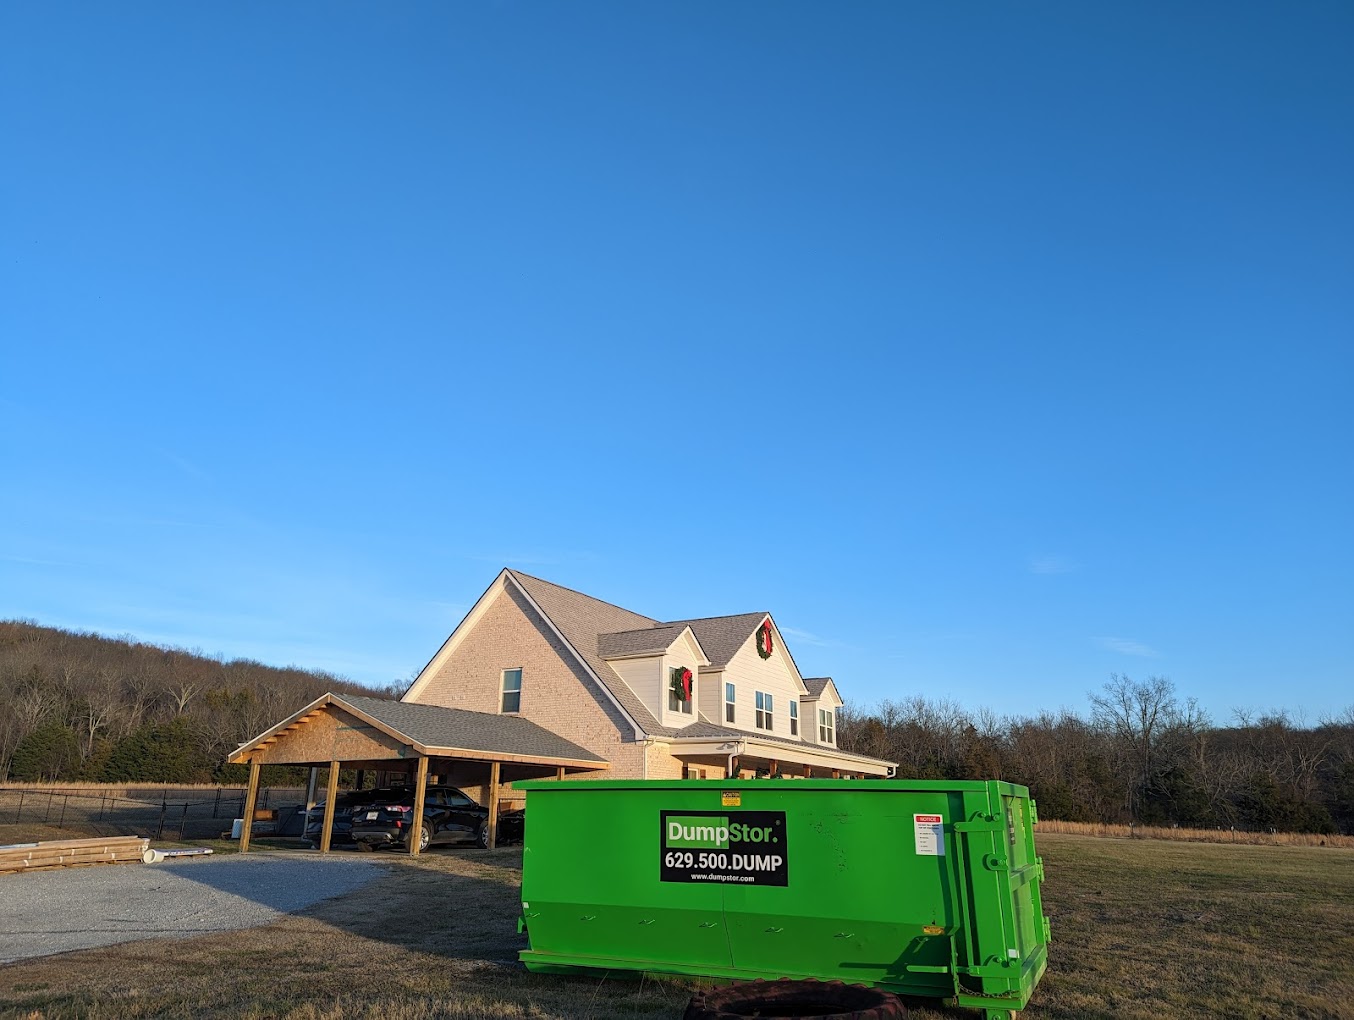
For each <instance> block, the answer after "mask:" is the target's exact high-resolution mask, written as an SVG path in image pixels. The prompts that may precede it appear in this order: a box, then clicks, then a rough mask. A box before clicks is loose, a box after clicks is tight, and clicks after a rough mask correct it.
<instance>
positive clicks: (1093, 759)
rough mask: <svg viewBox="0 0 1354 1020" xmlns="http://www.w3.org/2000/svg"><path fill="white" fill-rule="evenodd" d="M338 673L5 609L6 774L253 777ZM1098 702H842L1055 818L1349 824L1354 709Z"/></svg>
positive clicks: (1121, 691) (863, 742) (852, 739)
mask: <svg viewBox="0 0 1354 1020" xmlns="http://www.w3.org/2000/svg"><path fill="white" fill-rule="evenodd" d="M404 686H405V685H404V684H402V683H398V682H397V683H392V684H390V685H389V686H387V687H386V688H384V689H382V690H379V691H374V690H372V689H370V688H367V687H363V686H361V685H359V684H355V683H353V682H352V681H349V680H346V679H344V678H342V677H338V676H334V675H332V674H329V673H324V672H319V671H314V670H304V669H299V668H296V667H287V668H278V667H274V666H265V665H263V664H262V663H259V662H254V661H251V660H247V659H235V660H231V661H224V660H222V659H219V658H212V657H209V656H205V655H202V654H199V653H196V652H190V651H185V650H183V649H179V648H166V647H161V646H159V645H154V644H147V643H144V642H139V641H136V640H135V639H132V638H108V637H103V636H100V635H97V634H89V633H79V632H73V631H67V630H60V629H57V628H53V627H42V626H39V625H37V624H35V623H32V622H30V621H23V620H14V621H0V782H6V781H13V780H24V781H38V780H46V781H53V782H63V781H84V782H181V783H194V782H219V783H238V782H241V781H243V778H244V775H245V771H246V770H245V768H244V767H243V766H239V765H227V764H226V756H227V755H228V754H229V753H230V752H231V751H233V750H234V749H235V748H236V747H238V746H239V745H240V744H241V743H243V742H244V741H245V740H247V739H249V738H250V737H253V736H256V735H257V734H259V733H262V732H263V731H264V730H266V729H268V728H269V727H270V726H272V725H274V724H275V723H277V722H278V721H279V720H281V719H284V718H286V717H287V716H289V715H291V714H292V713H293V712H295V711H297V710H298V709H299V708H301V707H302V706H304V705H306V704H308V703H309V702H311V701H314V700H315V699H316V698H317V697H319V696H320V695H321V694H323V693H325V692H326V691H334V692H336V693H345V692H346V693H350V694H359V695H367V696H376V697H381V696H385V697H398V696H399V694H400V693H401V692H402V691H403V688H404ZM1089 709H1090V710H1089V713H1088V714H1087V715H1086V716H1085V717H1083V716H1081V715H1077V714H1075V713H1073V712H1070V711H1060V712H1041V713H1039V714H1037V715H1033V716H1023V717H1000V716H998V715H996V714H995V713H993V712H990V711H986V710H978V711H968V710H965V709H963V708H961V707H960V706H958V705H956V704H954V703H953V702H950V701H946V700H930V699H927V698H924V697H912V698H907V699H902V700H889V701H883V702H880V703H879V704H878V705H876V706H874V707H873V708H861V707H853V706H848V707H847V708H844V709H842V710H841V712H840V714H839V717H838V724H837V726H838V728H837V741H838V745H839V746H841V747H842V748H843V749H845V750H848V751H855V752H858V753H860V754H867V755H870V756H872V757H875V758H883V759H885V760H888V761H895V762H898V765H899V768H898V774H899V775H900V776H907V777H911V778H916V779H1005V780H1008V781H1010V782H1015V783H1020V784H1022V785H1024V786H1028V787H1029V788H1030V791H1031V793H1032V794H1033V795H1034V797H1035V798H1036V799H1037V800H1038V802H1039V811H1040V814H1041V816H1042V817H1044V818H1058V819H1062V820H1065V821H1085V822H1134V823H1139V824H1152V825H1161V824H1165V825H1172V824H1175V825H1182V826H1188V827H1214V826H1221V827H1223V828H1227V827H1232V826H1235V827H1237V828H1247V829H1279V830H1282V831H1288V832H1332V831H1341V832H1354V707H1351V708H1350V709H1349V710H1347V711H1346V712H1345V713H1344V714H1343V715H1342V716H1341V717H1340V718H1338V719H1323V720H1321V721H1320V722H1319V723H1318V724H1317V725H1314V726H1304V725H1300V724H1297V723H1295V722H1293V721H1292V720H1291V719H1289V718H1288V717H1287V716H1285V715H1283V714H1282V713H1270V714H1260V715H1246V714H1243V713H1239V714H1238V715H1237V717H1236V718H1235V719H1234V720H1233V721H1231V722H1230V723H1229V724H1228V725H1225V726H1218V725H1214V724H1213V723H1212V722H1211V721H1210V720H1209V719H1208V718H1207V717H1206V716H1205V715H1204V713H1203V712H1201V711H1200V710H1199V707H1198V705H1197V704H1196V703H1195V702H1194V701H1193V700H1192V699H1188V698H1181V697H1180V696H1179V695H1178V694H1177V692H1176V689H1175V686H1174V685H1173V684H1172V683H1171V682H1170V681H1169V680H1166V679H1163V678H1160V677H1149V678H1148V679H1146V680H1143V681H1135V680H1132V679H1130V678H1128V677H1124V676H1114V677H1111V679H1110V680H1109V682H1108V683H1106V684H1105V685H1104V686H1103V687H1102V688H1101V689H1100V690H1098V691H1095V692H1093V693H1092V694H1091V696H1090V701H1089Z"/></svg>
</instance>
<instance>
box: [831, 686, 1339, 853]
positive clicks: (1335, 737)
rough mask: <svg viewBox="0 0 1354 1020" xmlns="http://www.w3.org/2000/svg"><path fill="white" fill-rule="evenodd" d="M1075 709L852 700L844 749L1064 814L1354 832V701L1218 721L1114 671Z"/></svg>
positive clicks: (1162, 689) (844, 717)
mask: <svg viewBox="0 0 1354 1020" xmlns="http://www.w3.org/2000/svg"><path fill="white" fill-rule="evenodd" d="M1089 709H1090V711H1089V713H1088V715H1087V716H1086V717H1083V716H1081V715H1077V714H1075V713H1073V712H1071V711H1067V710H1064V711H1060V712H1041V713H1039V714H1037V715H1033V716H1023V717H1001V716H998V715H996V714H995V713H993V712H989V711H986V710H979V711H976V712H971V711H968V710H965V709H963V708H961V707H960V706H958V705H956V704H954V703H953V702H950V701H947V700H943V699H942V700H930V699H926V698H923V697H913V698H908V699H905V700H897V701H883V702H880V703H879V704H878V705H876V706H874V707H873V708H860V707H852V706H848V707H847V708H844V709H842V710H841V713H840V716H839V721H838V730H837V734H838V736H837V742H838V745H839V746H840V747H842V748H844V749H845V750H849V751H855V752H858V753H860V754H867V755H870V756H872V757H875V758H883V759H885V760H888V761H896V762H898V764H899V768H898V774H899V775H900V776H907V777H910V778H916V779H1004V780H1007V781H1009V782H1013V783H1018V784H1020V785H1023V786H1028V787H1029V788H1030V793H1031V795H1032V796H1033V797H1034V798H1035V799H1036V800H1037V801H1038V803H1039V814H1040V817H1043V818H1057V819H1060V820H1063V821H1082V822H1116V823H1130V824H1141V825H1179V826H1183V827H1188V828H1215V827H1221V828H1232V827H1235V828H1238V829H1241V828H1244V829H1249V830H1269V829H1275V830H1278V831H1284V832H1345V833H1354V706H1352V707H1351V708H1349V709H1347V710H1346V711H1345V712H1344V713H1343V714H1342V715H1341V716H1339V717H1338V718H1327V719H1322V720H1321V721H1320V722H1319V723H1318V724H1316V725H1313V726H1305V725H1301V724H1298V723H1295V722H1294V721H1293V720H1292V719H1290V718H1289V717H1288V716H1287V715H1286V714H1285V713H1283V712H1271V713H1258V714H1257V713H1246V712H1237V713H1236V714H1235V718H1234V719H1233V720H1232V721H1231V722H1230V723H1229V724H1228V725H1224V726H1219V725H1214V724H1213V723H1212V722H1211V721H1210V720H1209V718H1208V717H1207V716H1206V715H1205V714H1204V713H1203V712H1202V711H1201V710H1200V709H1199V706H1198V704H1197V702H1196V701H1195V700H1194V699H1190V698H1181V697H1180V696H1179V695H1178V693H1177V691H1176V688H1175V685H1174V684H1173V683H1172V682H1171V681H1170V680H1168V679H1166V678H1163V677H1149V678H1148V679H1146V680H1140V681H1139V680H1133V679H1131V678H1129V677H1126V676H1119V675H1114V676H1112V677H1111V678H1110V680H1109V681H1108V682H1107V683H1106V684H1105V685H1104V686H1103V687H1102V688H1101V689H1100V690H1098V691H1095V692H1093V693H1091V695H1090V697H1089Z"/></svg>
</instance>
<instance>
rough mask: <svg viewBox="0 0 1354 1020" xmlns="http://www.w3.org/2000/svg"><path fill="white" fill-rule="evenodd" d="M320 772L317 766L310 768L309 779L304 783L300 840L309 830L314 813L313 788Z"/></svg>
mask: <svg viewBox="0 0 1354 1020" xmlns="http://www.w3.org/2000/svg"><path fill="white" fill-rule="evenodd" d="M319 778H320V770H319V768H318V767H317V766H315V765H312V766H311V767H310V778H309V779H308V780H307V781H306V817H305V818H304V819H303V820H302V822H301V838H302V839H305V837H306V830H307V829H309V828H310V816H311V815H312V814H314V813H315V786H316V784H317V783H318V782H319Z"/></svg>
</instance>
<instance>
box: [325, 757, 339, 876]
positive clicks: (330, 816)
mask: <svg viewBox="0 0 1354 1020" xmlns="http://www.w3.org/2000/svg"><path fill="white" fill-rule="evenodd" d="M338 774H339V763H338V762H336V761H331V762H330V763H329V785H328V786H327V787H326V788H325V794H324V821H323V822H321V823H320V825H321V828H320V853H322V854H327V853H328V852H329V841H330V839H331V838H332V837H333V834H334V801H336V800H338Z"/></svg>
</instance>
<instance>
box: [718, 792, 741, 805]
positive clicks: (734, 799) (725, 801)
mask: <svg viewBox="0 0 1354 1020" xmlns="http://www.w3.org/2000/svg"><path fill="white" fill-rule="evenodd" d="M719 803H720V806H721V807H742V806H743V795H742V793H740V792H739V791H738V790H725V791H723V792H722V793H720V795H719Z"/></svg>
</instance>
